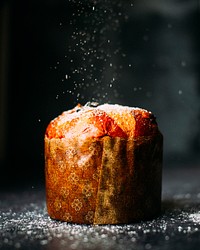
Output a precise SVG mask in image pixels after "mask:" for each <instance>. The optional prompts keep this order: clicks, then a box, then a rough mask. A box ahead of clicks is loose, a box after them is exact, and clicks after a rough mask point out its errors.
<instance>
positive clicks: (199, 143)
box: [0, 0, 200, 188]
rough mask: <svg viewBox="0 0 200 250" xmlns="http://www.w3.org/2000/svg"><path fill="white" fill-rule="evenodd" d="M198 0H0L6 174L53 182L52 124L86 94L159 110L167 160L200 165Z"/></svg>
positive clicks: (4, 182) (6, 179) (8, 181)
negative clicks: (49, 177) (47, 172)
mask: <svg viewBox="0 0 200 250" xmlns="http://www.w3.org/2000/svg"><path fill="white" fill-rule="evenodd" d="M199 14H200V13H199V1H198V0H190V1H184V0H169V1H164V0H162V1H161V0H152V1H144V0H135V1H122V0H121V1H120V0H118V1H110V0H107V1H105V0H104V1H103V0H102V1H74V0H71V1H69V0H65V1H64V0H59V1H58V0H43V1H39V0H29V1H23V0H18V1H11V0H10V1H9V0H7V1H5V0H3V1H1V2H0V164H1V174H0V182H1V187H2V188H13V187H23V186H25V185H27V184H28V185H29V186H34V185H37V184H41V183H42V184H43V183H44V150H43V148H44V145H43V138H44V133H45V129H46V127H47V125H48V123H49V122H50V120H52V119H53V118H55V117H56V116H57V115H59V114H60V113H62V112H63V111H64V110H67V109H69V108H72V107H74V106H75V105H76V104H77V102H80V103H81V104H85V103H86V102H87V101H92V100H94V101H98V102H100V103H103V102H110V103H120V104H123V105H129V106H138V107H142V108H146V109H148V110H151V111H152V112H153V113H154V114H155V115H156V117H157V121H158V124H159V127H160V130H161V132H162V133H163V136H164V162H163V166H164V168H171V167H173V168H174V167H177V168H178V167H179V168H183V167H188V168H190V167H199V166H200V165H199V164H200V158H199V153H200V65H199V60H200V59H199V54H200V53H199V52H200V46H199V44H200V36H199V23H200V20H199V19H200V16H199Z"/></svg>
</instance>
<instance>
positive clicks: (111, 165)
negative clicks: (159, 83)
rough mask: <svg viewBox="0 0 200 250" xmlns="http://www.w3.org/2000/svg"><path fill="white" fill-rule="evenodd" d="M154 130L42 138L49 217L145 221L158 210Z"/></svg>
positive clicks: (158, 138)
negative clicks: (127, 134) (137, 133)
mask: <svg viewBox="0 0 200 250" xmlns="http://www.w3.org/2000/svg"><path fill="white" fill-rule="evenodd" d="M162 140H163V138H162V135H161V134H160V133H158V134H156V135H153V136H146V137H139V138H137V139H123V138H119V137H115V138H114V137H113V138H111V137H109V136H104V137H102V138H92V139H91V138H90V139H89V138H87V139H86V140H84V141H80V140H79V139H78V138H77V139H73V140H69V139H65V138H62V139H54V138H52V139H48V138H47V137H45V175H46V202H47V210H48V213H49V215H50V217H51V218H53V219H58V220H62V221H67V222H72V223H81V224H121V223H131V222H136V221H140V220H146V219H151V218H153V217H155V216H157V215H159V213H160V210H161V183H162V182H161V180H162V150H163V149H162V147H163V141H162Z"/></svg>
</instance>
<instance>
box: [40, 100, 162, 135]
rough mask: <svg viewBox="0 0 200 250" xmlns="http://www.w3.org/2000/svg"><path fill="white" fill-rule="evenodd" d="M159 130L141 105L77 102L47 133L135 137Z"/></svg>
mask: <svg viewBox="0 0 200 250" xmlns="http://www.w3.org/2000/svg"><path fill="white" fill-rule="evenodd" d="M156 133H159V130H158V125H157V122H156V118H155V116H154V115H153V114H152V113H151V112H150V111H147V110H145V109H142V108H136V107H129V106H123V105H119V104H107V103H105V104H102V105H98V104H96V103H87V104H86V105H84V106H82V105H81V104H78V105H77V106H75V107H74V108H73V109H71V110H68V111H64V112H63V113H62V114H61V115H59V116H58V117H56V118H55V119H53V120H52V121H51V122H50V123H49V125H48V126H47V129H46V132H45V136H46V137H47V138H49V139H52V138H69V139H73V138H75V137H76V138H77V137H78V138H80V139H84V138H90V137H91V138H100V137H103V136H110V137H122V138H136V137H139V136H150V135H153V134H156Z"/></svg>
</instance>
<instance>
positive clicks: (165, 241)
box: [0, 167, 200, 250]
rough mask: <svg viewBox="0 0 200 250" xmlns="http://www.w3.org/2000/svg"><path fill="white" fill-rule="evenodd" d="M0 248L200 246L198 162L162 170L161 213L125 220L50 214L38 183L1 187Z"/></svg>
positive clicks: (159, 247) (165, 247) (184, 247)
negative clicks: (75, 219)
mask: <svg viewBox="0 0 200 250" xmlns="http://www.w3.org/2000/svg"><path fill="white" fill-rule="evenodd" d="M0 249H37V250H41V249H49V250H54V249H56V250H61V249H95V250H100V249H104V250H105V249H113V250H118V249H138V250H140V249H155V250H156V249H163V250H164V249H167V250H168V249H170V250H171V249H178V250H186V249H191V250H197V249H198V250H199V249H200V168H198V167H196V168H189V167H188V168H183V169H182V168H178V169H177V168H176V169H175V170H174V169H172V168H170V169H166V170H164V171H163V193H162V214H161V215H160V216H159V217H158V218H156V219H154V220H151V221H146V222H140V223H135V224H126V225H106V226H87V225H76V224H68V223H65V222H58V221H54V220H52V219H50V218H49V216H48V214H47V212H46V205H45V188H44V186H43V185H41V186H39V185H36V186H28V187H27V188H26V189H24V190H19V189H18V190H16V191H14V190H13V191H2V192H1V193H0Z"/></svg>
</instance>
